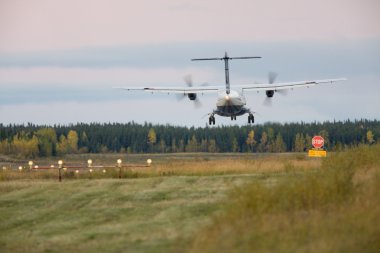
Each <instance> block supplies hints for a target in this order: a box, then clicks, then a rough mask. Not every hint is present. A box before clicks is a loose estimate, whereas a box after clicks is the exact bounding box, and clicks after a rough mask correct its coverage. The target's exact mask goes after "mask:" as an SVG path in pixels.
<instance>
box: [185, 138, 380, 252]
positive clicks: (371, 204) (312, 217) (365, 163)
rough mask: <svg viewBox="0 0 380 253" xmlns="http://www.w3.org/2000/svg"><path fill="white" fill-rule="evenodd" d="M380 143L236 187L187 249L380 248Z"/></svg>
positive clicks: (291, 250) (367, 249)
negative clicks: (272, 181) (306, 168)
mask: <svg viewBox="0 0 380 253" xmlns="http://www.w3.org/2000/svg"><path fill="white" fill-rule="evenodd" d="M379 154H380V145H379V146H374V147H371V148H369V147H360V148H357V149H353V150H351V151H349V152H345V153H341V154H336V155H334V156H332V157H330V158H328V159H326V160H324V161H323V163H322V166H321V168H320V169H318V170H309V171H305V172H304V173H303V174H299V173H298V174H294V173H289V174H288V175H287V176H285V177H282V178H279V179H278V180H277V181H276V183H275V184H268V181H261V182H254V183H251V184H247V185H244V187H241V188H240V187H239V188H237V189H236V190H234V191H233V192H232V193H231V195H230V197H229V200H228V201H226V203H228V204H227V205H226V206H225V207H224V210H225V211H224V212H223V214H220V215H218V216H216V217H215V218H214V221H213V224H212V225H210V226H209V227H207V228H206V229H204V230H203V231H202V232H200V233H199V234H198V235H197V236H196V239H195V241H194V243H193V247H192V249H191V250H190V252H200V251H202V252H221V251H224V252H379V251H380V202H379V199H380V161H379V159H378V155H379Z"/></svg>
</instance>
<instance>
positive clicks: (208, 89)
mask: <svg viewBox="0 0 380 253" xmlns="http://www.w3.org/2000/svg"><path fill="white" fill-rule="evenodd" d="M114 88H115V89H122V90H127V91H145V92H151V93H179V94H190V93H216V92H217V91H218V90H220V89H224V87H222V86H199V87H170V86H168V87H114Z"/></svg>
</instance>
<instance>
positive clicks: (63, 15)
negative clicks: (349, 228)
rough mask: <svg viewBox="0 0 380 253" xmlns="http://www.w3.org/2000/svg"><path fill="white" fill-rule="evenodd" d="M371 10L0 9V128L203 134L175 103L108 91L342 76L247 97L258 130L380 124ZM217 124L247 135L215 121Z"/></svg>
mask: <svg viewBox="0 0 380 253" xmlns="http://www.w3.org/2000/svg"><path fill="white" fill-rule="evenodd" d="M378 10H380V2H379V1H378V0H320V1H311V0H310V1H309V0H287V1H275V0H265V1H264V0H263V1H258V0H235V1H226V0H209V1H200V0H199V1H196V0H175V1H174V0H172V1H171V0H155V1H153V0H152V1H148V0H142V1H141V0H140V1H129V0H107V1H106V0H103V1H101V0H62V1H60V0H29V1H23V0H0V123H4V124H8V123H27V122H32V123H37V124H59V123H61V124H62V123H63V124H68V123H76V122H129V121H135V122H139V123H143V122H145V121H147V122H152V123H163V124H165V123H170V124H174V125H185V126H193V125H194V126H204V125H205V124H206V122H207V117H204V115H206V114H207V113H209V112H211V111H212V110H213V109H214V107H215V102H216V101H215V100H216V95H207V96H206V95H205V96H201V102H202V104H203V106H202V107H201V108H200V109H195V108H194V107H193V104H192V102H191V101H189V100H187V99H184V100H182V101H180V102H178V101H177V98H176V96H175V95H166V94H165V95H164V94H161V95H151V94H148V93H129V92H126V91H120V90H116V89H112V87H114V86H162V85H168V86H179V85H185V84H184V81H183V77H184V76H185V75H187V74H192V76H193V80H194V83H195V84H196V85H201V84H203V83H209V84H212V85H218V84H221V85H223V84H224V66H223V63H222V62H212V61H210V62H191V61H190V59H191V58H201V57H222V56H223V54H224V52H225V51H227V52H228V53H229V55H230V56H262V57H263V58H262V59H258V60H245V61H231V62H230V80H231V85H232V88H233V85H234V83H235V84H241V83H252V82H266V81H267V73H268V72H269V71H276V72H277V73H278V74H279V76H278V79H277V81H301V80H311V79H326V78H339V77H347V78H348V79H349V80H348V81H346V82H342V83H338V84H334V85H321V86H318V87H313V88H309V89H297V90H294V91H290V92H289V93H288V95H287V96H281V95H279V94H276V95H275V97H274V101H273V105H272V106H271V107H265V106H263V101H264V98H265V94H264V93H258V94H257V93H251V94H247V107H249V108H251V109H252V110H253V111H255V112H257V115H256V122H258V123H264V122H267V121H278V122H294V121H297V122H299V121H306V122H310V121H314V120H316V121H327V120H329V121H332V120H345V119H351V120H354V119H361V118H367V119H380V110H379V108H380V99H379V95H380V28H379V24H380V15H379V12H378ZM216 123H217V124H224V125H231V124H239V125H244V124H246V123H247V117H246V116H243V117H240V118H238V120H237V121H236V122H235V121H234V122H232V123H231V121H230V119H228V118H221V117H217V118H216Z"/></svg>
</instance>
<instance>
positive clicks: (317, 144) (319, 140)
mask: <svg viewBox="0 0 380 253" xmlns="http://www.w3.org/2000/svg"><path fill="white" fill-rule="evenodd" d="M311 144H312V145H313V147H314V148H322V147H323V145H324V144H325V140H324V139H323V137H322V136H314V137H313V139H312V140H311Z"/></svg>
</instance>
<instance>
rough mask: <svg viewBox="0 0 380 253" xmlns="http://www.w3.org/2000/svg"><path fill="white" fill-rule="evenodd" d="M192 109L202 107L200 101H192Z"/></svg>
mask: <svg viewBox="0 0 380 253" xmlns="http://www.w3.org/2000/svg"><path fill="white" fill-rule="evenodd" d="M194 107H195V108H197V109H199V108H201V107H202V103H201V101H199V99H198V98H197V99H195V100H194Z"/></svg>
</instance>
